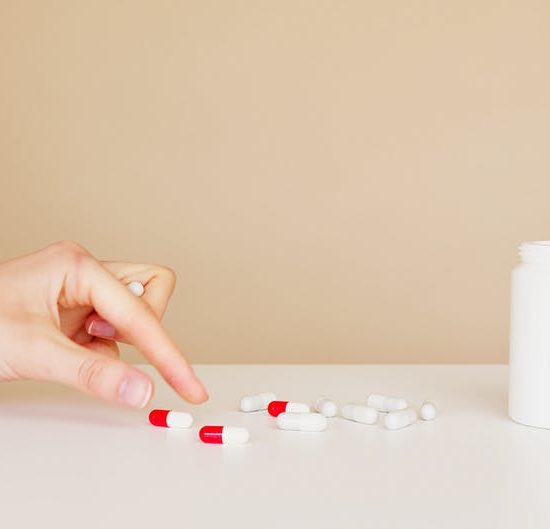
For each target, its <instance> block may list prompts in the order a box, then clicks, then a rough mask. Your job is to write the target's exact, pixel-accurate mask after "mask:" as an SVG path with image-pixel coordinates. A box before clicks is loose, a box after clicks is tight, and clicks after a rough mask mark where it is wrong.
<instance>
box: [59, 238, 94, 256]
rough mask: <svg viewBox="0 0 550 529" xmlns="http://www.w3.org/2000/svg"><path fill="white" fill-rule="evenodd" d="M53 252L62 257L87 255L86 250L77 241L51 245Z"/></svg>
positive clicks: (65, 241) (64, 241)
mask: <svg viewBox="0 0 550 529" xmlns="http://www.w3.org/2000/svg"><path fill="white" fill-rule="evenodd" d="M51 248H52V250H53V251H54V252H55V253H57V254H60V255H63V256H66V255H87V254H88V252H87V251H86V249H85V248H84V247H83V246H82V245H80V244H79V243H77V242H75V241H70V240H63V241H58V242H56V243H54V244H52V245H51Z"/></svg>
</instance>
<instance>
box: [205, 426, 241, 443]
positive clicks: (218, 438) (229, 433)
mask: <svg viewBox="0 0 550 529" xmlns="http://www.w3.org/2000/svg"><path fill="white" fill-rule="evenodd" d="M199 438H200V440H201V441H202V442H203V443H208V444H224V445H240V444H244V443H248V439H249V438H250V434H249V432H248V430H247V429H246V428H238V427H236V426H203V427H202V428H201V429H200V431H199Z"/></svg>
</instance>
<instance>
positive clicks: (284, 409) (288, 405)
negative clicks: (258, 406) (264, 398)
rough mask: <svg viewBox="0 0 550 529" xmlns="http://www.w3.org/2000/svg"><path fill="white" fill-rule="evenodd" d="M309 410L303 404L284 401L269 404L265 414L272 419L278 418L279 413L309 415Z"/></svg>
mask: <svg viewBox="0 0 550 529" xmlns="http://www.w3.org/2000/svg"><path fill="white" fill-rule="evenodd" d="M310 411H311V410H310V408H309V406H308V405H307V404H304V403H303V402H288V401H286V400H274V401H272V402H270V403H269V406H268V407H267V412H268V413H269V415H271V416H272V417H278V416H279V415H280V414H281V413H309V412H310Z"/></svg>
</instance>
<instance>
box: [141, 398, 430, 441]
mask: <svg viewBox="0 0 550 529" xmlns="http://www.w3.org/2000/svg"><path fill="white" fill-rule="evenodd" d="M276 399H277V397H275V395H274V394H273V393H259V394H257V395H247V396H246V397H243V398H242V399H241V402H240V410H241V411H243V412H247V413H248V412H257V411H262V410H266V409H267V412H268V413H269V415H271V416H272V417H276V418H277V427H278V428H280V429H281V430H295V431H300V432H322V431H324V430H326V429H327V426H328V419H327V418H329V417H336V416H337V415H338V405H337V404H336V402H334V401H333V400H331V399H329V398H327V397H324V396H322V397H319V398H318V399H317V400H316V401H315V404H314V406H313V408H314V410H315V412H312V411H311V408H310V406H309V405H308V404H305V403H303V402H289V401H282V400H276ZM436 415H437V406H436V404H435V403H434V402H433V401H425V402H424V403H423V404H422V405H421V406H420V409H419V410H418V413H417V412H416V410H414V409H413V408H410V407H409V404H408V403H407V401H406V400H405V399H402V398H399V397H389V396H387V395H377V394H372V395H369V397H368V398H367V405H366V406H363V405H359V404H346V405H344V406H342V409H341V410H340V416H341V417H342V418H344V419H347V420H348V421H354V422H359V423H362V424H376V423H377V422H378V420H379V418H382V422H383V424H384V426H385V427H386V429H387V430H400V429H402V428H406V427H407V426H410V425H411V424H414V423H415V422H416V421H417V420H418V417H420V419H422V420H423V421H433V420H434V419H435V417H436ZM149 422H150V423H151V424H153V425H154V426H162V427H165V428H190V427H191V426H192V425H193V416H192V415H191V414H190V413H187V412H182V411H170V410H153V411H151V413H150V414H149ZM199 438H200V440H201V441H202V442H204V443H209V444H244V443H247V442H248V440H249V438H250V433H249V431H248V429H247V428H240V427H234V426H203V427H202V428H201V429H200V430H199Z"/></svg>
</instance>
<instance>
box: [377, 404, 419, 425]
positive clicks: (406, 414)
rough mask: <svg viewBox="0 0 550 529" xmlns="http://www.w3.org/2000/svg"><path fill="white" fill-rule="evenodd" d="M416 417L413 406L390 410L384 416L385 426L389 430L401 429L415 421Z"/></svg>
mask: <svg viewBox="0 0 550 529" xmlns="http://www.w3.org/2000/svg"><path fill="white" fill-rule="evenodd" d="M416 419H417V415H416V412H415V411H414V410H413V409H412V408H407V409H406V410H397V411H390V412H389V413H388V414H387V415H386V416H385V417H384V426H385V427H386V429H388V430H400V429H401V428H405V427H407V426H410V425H411V424H413V423H415V422H416Z"/></svg>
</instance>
